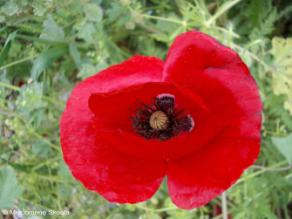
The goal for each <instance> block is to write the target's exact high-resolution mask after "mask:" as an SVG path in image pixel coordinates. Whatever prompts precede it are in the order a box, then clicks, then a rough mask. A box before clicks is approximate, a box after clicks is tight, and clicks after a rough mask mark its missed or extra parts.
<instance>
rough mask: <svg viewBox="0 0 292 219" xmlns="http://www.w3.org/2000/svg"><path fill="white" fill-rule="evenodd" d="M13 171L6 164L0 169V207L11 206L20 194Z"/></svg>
mask: <svg viewBox="0 0 292 219" xmlns="http://www.w3.org/2000/svg"><path fill="white" fill-rule="evenodd" d="M21 191H22V189H21V187H20V186H19V185H18V182H17V178H16V174H15V171H14V170H13V168H12V167H10V166H6V167H3V168H1V169H0V209H3V208H12V207H13V204H14V202H15V200H16V199H17V198H18V197H19V196H20V195H21Z"/></svg>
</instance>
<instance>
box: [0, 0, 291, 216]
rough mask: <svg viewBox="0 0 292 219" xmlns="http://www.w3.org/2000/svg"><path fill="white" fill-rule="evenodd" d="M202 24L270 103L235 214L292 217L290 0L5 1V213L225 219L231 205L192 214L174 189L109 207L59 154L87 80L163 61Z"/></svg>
mask: <svg viewBox="0 0 292 219" xmlns="http://www.w3.org/2000/svg"><path fill="white" fill-rule="evenodd" d="M193 28H196V29H199V30H201V31H204V32H206V33H208V34H211V35H212V36H214V37H215V38H217V39H218V40H219V41H220V42H222V43H223V44H225V45H227V46H229V47H231V48H233V49H234V50H236V51H237V52H238V53H239V54H240V55H241V57H242V58H243V59H244V61H245V62H246V63H247V65H248V66H249V67H250V69H251V72H252V74H253V76H254V77H255V78H256V80H257V82H258V85H259V87H260V91H261V97H262V99H263V101H264V126H263V129H262V136H263V139H262V148H261V154H260V157H259V159H258V161H257V163H256V164H255V165H254V166H252V167H251V168H249V169H248V170H247V171H246V172H245V173H244V174H243V175H242V177H241V178H240V180H239V181H238V182H237V183H236V184H235V185H234V186H233V187H232V188H230V189H229V190H228V191H227V192H226V195H227V209H228V214H229V216H230V218H231V217H232V218H236V219H241V218H251V219H257V218H258V219H262V218H268V219H274V218H292V216H291V215H292V169H291V164H292V117H291V116H292V38H291V34H292V2H291V1H290V0H274V1H272V0H241V1H240V0H215V1H211V0H205V1H204V0H163V1H160V0H120V1H118V0H113V1H108V0H66V1H58V0H0V45H1V49H0V78H1V80H0V133H1V134H0V209H30V210H49V209H53V210H56V211H57V210H65V209H66V210H69V211H70V215H69V216H67V217H68V218H109V219H123V218H127V219H128V218H151V219H152V218H154V219H158V218H171V219H174V218H182V219H189V218H222V217H223V215H222V214H221V207H222V204H221V197H218V198H217V199H215V200H213V201H212V202H211V203H210V204H208V205H206V206H204V207H202V208H199V209H194V210H192V211H184V210H180V209H177V208H176V207H175V206H174V205H173V204H172V203H171V201H170V199H169V197H168V195H167V190H166V187H165V185H163V186H162V188H161V189H160V190H159V192H158V193H157V194H156V195H155V197H153V198H152V199H151V200H149V201H147V202H145V203H141V204H137V205H116V204H110V203H108V202H106V201H105V200H104V199H102V198H101V197H100V196H99V195H97V194H95V193H92V192H90V191H87V190H86V189H84V188H83V187H82V185H81V184H80V183H78V182H77V181H75V180H74V179H73V178H72V176H71V175H70V172H69V171H68V169H67V167H66V165H65V164H64V162H63V160H62V155H61V151H60V144H59V128H58V123H59V122H58V121H59V118H60V115H61V113H62V110H63V109H64V106H65V101H66V99H67V97H68V94H69V93H70V90H71V89H72V87H74V85H75V84H76V83H77V82H78V81H80V80H82V79H83V78H85V77H87V76H90V75H92V74H94V73H95V72H98V71H99V70H101V69H103V68H106V67H107V66H109V65H112V64H114V63H118V62H121V61H123V60H125V59H127V58H128V57H130V56H132V55H133V54H143V55H150V56H158V57H161V58H164V57H165V54H166V52H167V48H168V46H169V45H170V43H171V42H172V40H173V39H174V38H175V36H176V35H178V34H180V33H182V32H184V31H186V30H190V29H193ZM1 215H2V217H7V215H6V216H4V215H5V212H4V211H2V214H1V213H0V218H1ZM51 217H52V218H59V217H61V216H57V215H54V216H51Z"/></svg>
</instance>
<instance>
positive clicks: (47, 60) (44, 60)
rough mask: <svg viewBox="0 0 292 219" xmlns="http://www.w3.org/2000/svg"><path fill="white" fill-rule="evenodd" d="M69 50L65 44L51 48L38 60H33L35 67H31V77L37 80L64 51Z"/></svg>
mask: <svg viewBox="0 0 292 219" xmlns="http://www.w3.org/2000/svg"><path fill="white" fill-rule="evenodd" d="M66 52H67V48H66V47H65V46H60V47H54V48H50V49H48V50H47V51H45V52H43V53H42V54H41V55H40V56H39V57H38V58H37V59H36V60H34V62H33V67H32V69H31V77H32V78H33V79H34V80H37V79H38V77H39V76H40V74H41V73H42V72H43V71H44V70H45V69H46V68H48V67H49V66H50V65H51V64H52V63H53V62H54V61H55V60H57V59H58V58H60V57H61V56H62V55H63V54H64V53H66Z"/></svg>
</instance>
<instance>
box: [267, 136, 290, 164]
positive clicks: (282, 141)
mask: <svg viewBox="0 0 292 219" xmlns="http://www.w3.org/2000/svg"><path fill="white" fill-rule="evenodd" d="M272 142H273V143H274V145H275V146H276V148H277V149H278V150H279V151H280V152H281V154H283V156H284V157H285V158H286V159H287V161H288V163H289V164H292V133H291V134H290V135H287V136H286V137H272Z"/></svg>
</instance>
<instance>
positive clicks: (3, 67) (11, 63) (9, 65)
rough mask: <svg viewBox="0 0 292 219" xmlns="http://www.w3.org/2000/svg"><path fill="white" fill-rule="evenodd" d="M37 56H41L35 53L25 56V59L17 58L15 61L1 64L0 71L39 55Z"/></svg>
mask: <svg viewBox="0 0 292 219" xmlns="http://www.w3.org/2000/svg"><path fill="white" fill-rule="evenodd" d="M37 56H39V54H37V55H33V56H29V57H25V58H23V59H19V60H16V61H14V62H10V63H8V64H6V65H3V66H1V67H0V71H1V70H4V69H6V68H9V67H12V66H14V65H18V64H20V63H22V62H27V61H30V60H32V59H34V58H35V57H37Z"/></svg>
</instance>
